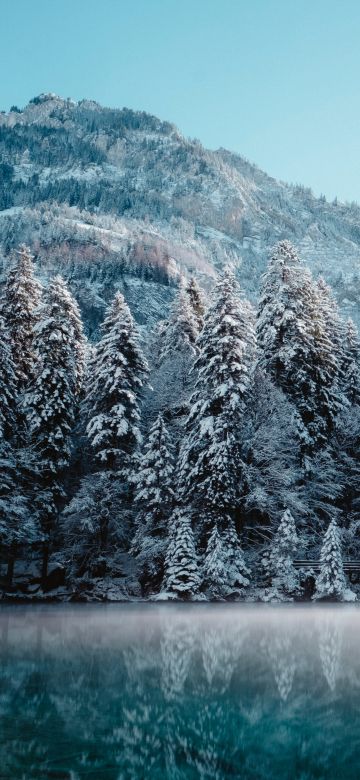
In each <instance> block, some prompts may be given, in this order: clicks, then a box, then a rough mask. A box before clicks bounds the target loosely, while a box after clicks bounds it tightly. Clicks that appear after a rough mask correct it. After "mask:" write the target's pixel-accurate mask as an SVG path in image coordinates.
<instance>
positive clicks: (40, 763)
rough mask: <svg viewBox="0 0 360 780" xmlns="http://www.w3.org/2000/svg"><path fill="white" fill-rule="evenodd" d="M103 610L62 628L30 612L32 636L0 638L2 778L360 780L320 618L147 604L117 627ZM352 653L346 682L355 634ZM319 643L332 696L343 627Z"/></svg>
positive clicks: (355, 714) (348, 712) (349, 715)
mask: <svg viewBox="0 0 360 780" xmlns="http://www.w3.org/2000/svg"><path fill="white" fill-rule="evenodd" d="M97 609H98V612H96V609H93V608H92V607H90V608H89V609H84V612H83V613H82V612H81V610H80V611H79V610H78V611H75V610H74V611H72V608H71V607H70V608H69V610H68V613H67V615H66V617H64V618H63V619H59V618H58V617H54V619H53V620H52V621H51V620H50V618H48V617H47V615H46V612H45V613H44V614H43V616H42V617H41V619H40V617H39V616H38V615H37V614H36V612H33V613H32V621H29V623H28V624H27V626H26V629H23V630H22V629H21V624H20V623H21V622H20V621H18V622H16V621H14V620H13V619H12V618H10V620H9V627H8V630H7V628H6V626H5V624H4V626H3V628H4V631H3V632H1V630H0V634H1V633H3V635H4V637H3V645H2V647H3V650H4V652H3V653H2V660H3V663H2V665H1V671H0V719H1V721H0V733H1V740H0V766H1V770H0V776H1V774H3V775H5V776H7V777H9V778H10V777H11V778H14V780H16V779H17V778H26V780H40V778H42V777H45V776H46V777H64V778H65V777H69V778H70V777H73V778H74V780H75V778H76V780H85V777H95V778H96V780H100V779H102V777H104V778H105V777H106V778H107V780H141V779H142V778H147V777H149V778H151V780H193V779H194V780H195V778H200V779H203V780H213V779H214V780H223V778H224V780H226V778H230V777H242V778H244V780H269V778H270V777H277V778H281V777H299V778H306V780H309V779H310V778H311V780H312V779H313V778H315V777H327V778H328V780H334V779H335V777H336V776H338V777H341V776H344V777H349V780H350V779H351V778H352V777H354V778H355V777H357V776H358V773H357V770H356V771H355V770H354V773H353V775H351V771H352V767H353V766H354V765H355V760H357V759H358V755H359V750H360V747H359V737H358V733H359V719H360V711H359V707H358V689H355V688H354V690H352V689H351V686H350V685H348V687H347V693H346V697H345V695H342V694H343V689H342V690H341V691H337V694H338V695H337V696H336V697H334V696H329V693H328V689H327V686H326V685H325V683H324V682H321V680H320V681H319V674H318V666H319V656H318V648H317V643H316V636H317V631H318V625H319V619H321V615H320V618H319V611H320V613H321V614H323V610H316V611H314V619H312V618H311V620H310V621H309V622H307V623H305V622H304V623H303V624H302V623H301V620H302V618H300V619H299V618H298V617H296V618H295V617H294V615H295V611H294V612H292V613H291V614H290V613H289V611H286V612H284V611H283V610H279V611H275V610H272V608H270V609H269V610H263V609H261V608H260V609H259V611H256V612H255V611H254V613H253V617H252V618H251V619H250V618H249V614H250V611H251V608H249V609H248V608H246V609H242V608H240V607H239V606H238V605H236V607H229V608H228V607H226V608H222V607H220V608H219V607H218V605H217V606H216V607H214V609H213V608H212V607H210V608H208V607H205V609H204V607H203V606H199V607H197V606H195V605H191V606H189V607H184V608H183V609H182V608H181V609H180V608H177V607H176V606H174V605H172V607H171V608H168V607H163V606H162V607H161V608H159V607H155V606H153V605H146V610H147V611H146V616H145V614H144V613H145V609H144V612H141V609H142V608H141V609H140V608H138V607H134V608H132V607H131V608H130V607H126V608H123V607H120V608H113V609H112V611H111V610H109V616H110V618H111V619H109V621H107V619H105V618H101V619H98V618H97V617H96V615H99V614H101V615H103V614H104V613H103V611H102V610H103V609H105V611H106V608H103V607H101V609H100V607H98V608H97ZM61 610H62V608H60V611H59V614H60V615H62V614H64V612H62V611H61ZM53 614H54V613H53ZM298 614H299V613H298V612H297V615H298ZM300 614H301V613H300ZM61 620H62V621H63V622H61ZM299 620H300V626H301V630H299ZM314 625H315V626H316V628H314ZM306 626H308V627H309V629H308V630H307V628H306ZM0 628H1V624H0ZM314 640H315V641H314ZM352 642H353V644H352V645H350V650H351V652H349V653H348V652H347V661H348V662H347V666H349V667H351V669H349V678H348V679H349V681H350V680H351V679H353V678H354V679H355V678H356V676H358V675H359V672H360V662H359V661H358V660H357V654H356V652H357V639H356V635H355V634H354V637H353V638H352ZM319 643H320V657H321V662H322V664H323V668H324V674H325V676H326V679H327V681H328V684H329V686H330V688H331V690H334V687H335V685H336V680H337V679H338V675H339V663H340V650H341V632H340V629H339V627H338V618H337V617H336V616H335V618H333V619H332V620H330V621H329V620H328V619H327V620H325V621H324V622H323V623H320V632H319ZM295 652H296V678H297V685H296V691H295V690H294V686H293V680H294V674H295ZM348 659H349V660H348ZM347 674H348V672H347ZM351 675H353V677H351ZM274 678H275V681H276V686H275V685H274ZM295 693H296V695H295ZM345 734H346V740H345V742H346V744H345V743H344V735H345ZM320 745H321V749H320ZM344 767H350V769H349V772H348V774H346V771H345V770H344Z"/></svg>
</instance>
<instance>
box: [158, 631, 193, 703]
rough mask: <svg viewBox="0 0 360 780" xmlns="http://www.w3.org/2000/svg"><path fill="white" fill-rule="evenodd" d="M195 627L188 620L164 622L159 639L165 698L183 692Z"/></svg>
mask: <svg viewBox="0 0 360 780" xmlns="http://www.w3.org/2000/svg"><path fill="white" fill-rule="evenodd" d="M195 640H196V628H195V626H194V624H193V623H192V622H191V621H190V620H188V619H187V620H184V619H183V618H181V617H180V618H177V617H176V618H175V619H173V620H171V621H170V623H166V624H165V626H164V630H163V634H162V637H161V640H160V648H161V685H162V690H163V692H164V696H165V698H166V699H169V700H171V699H175V698H176V697H178V696H180V695H181V693H182V692H183V689H184V685H185V682H186V679H187V677H188V674H189V670H190V667H191V661H192V656H193V652H194V645H195Z"/></svg>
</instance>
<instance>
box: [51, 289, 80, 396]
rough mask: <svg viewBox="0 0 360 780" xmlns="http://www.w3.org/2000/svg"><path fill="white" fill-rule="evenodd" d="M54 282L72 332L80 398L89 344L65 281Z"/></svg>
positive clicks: (75, 385)
mask: <svg viewBox="0 0 360 780" xmlns="http://www.w3.org/2000/svg"><path fill="white" fill-rule="evenodd" d="M54 281H56V284H57V290H58V297H59V300H60V301H61V305H62V309H63V312H64V316H65V317H66V318H67V320H68V323H69V330H70V332H71V345H72V350H73V354H74V389H75V395H76V396H77V397H79V395H80V394H81V391H82V387H83V382H84V374H85V364H86V354H87V344H86V338H85V336H84V328H83V323H82V319H81V314H80V309H79V306H78V304H77V302H76V300H75V298H74V297H73V296H72V294H71V292H70V290H69V288H68V286H67V284H66V282H65V281H64V279H63V278H62V277H61V276H56V277H55V280H54Z"/></svg>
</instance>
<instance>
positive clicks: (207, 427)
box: [179, 269, 254, 545]
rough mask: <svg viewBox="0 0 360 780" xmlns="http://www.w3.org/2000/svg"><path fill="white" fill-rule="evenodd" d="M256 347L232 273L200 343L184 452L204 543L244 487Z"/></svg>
mask: <svg viewBox="0 0 360 780" xmlns="http://www.w3.org/2000/svg"><path fill="white" fill-rule="evenodd" d="M253 346H254V334H253V329H252V323H251V322H250V319H249V309H248V306H246V305H245V303H244V301H243V299H242V298H241V295H240V290H239V287H238V285H237V282H236V280H235V277H234V274H233V272H232V271H231V270H230V269H228V270H227V271H226V272H225V274H224V276H223V277H222V278H221V279H220V280H219V281H218V283H217V285H216V287H215V291H214V295H213V301H212V303H211V305H210V307H209V309H208V311H207V313H206V316H205V323H204V328H203V331H202V333H201V335H200V337H199V339H198V342H197V347H198V349H199V355H198V357H197V360H196V362H195V366H194V370H195V372H196V384H195V391H194V394H193V397H192V399H191V404H192V406H191V409H190V413H189V416H188V419H187V422H186V431H185V437H184V441H183V443H182V447H181V451H180V461H179V467H180V474H179V482H180V487H179V494H180V496H181V497H183V500H184V501H185V502H186V505H187V506H189V505H191V506H192V508H196V509H197V510H198V511H197V518H198V519H197V528H196V533H197V534H200V536H201V539H202V544H203V545H204V542H205V537H206V536H207V535H208V533H210V532H211V527H212V520H211V516H212V513H213V512H218V511H219V510H220V511H222V512H223V513H224V515H231V514H232V513H233V512H234V511H235V510H236V507H237V501H238V495H237V494H238V486H239V484H240V465H241V458H240V449H239V440H238V433H239V425H240V423H241V420H242V416H243V414H244V411H245V396H246V392H247V389H248V386H249V378H250V367H251V359H252V354H253Z"/></svg>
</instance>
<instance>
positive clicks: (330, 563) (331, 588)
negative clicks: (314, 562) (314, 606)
mask: <svg viewBox="0 0 360 780" xmlns="http://www.w3.org/2000/svg"><path fill="white" fill-rule="evenodd" d="M320 563H321V569H320V573H319V575H318V577H317V578H316V583H315V593H314V596H313V598H314V599H331V600H333V601H334V600H335V601H355V599H356V596H355V594H354V593H353V592H352V590H350V588H349V587H348V585H347V582H346V578H345V574H344V566H343V560H342V552H341V537H340V529H339V527H338V525H337V523H336V520H334V519H333V520H331V522H330V523H329V527H328V529H327V531H326V533H325V536H324V541H323V545H322V548H321V554H320Z"/></svg>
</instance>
